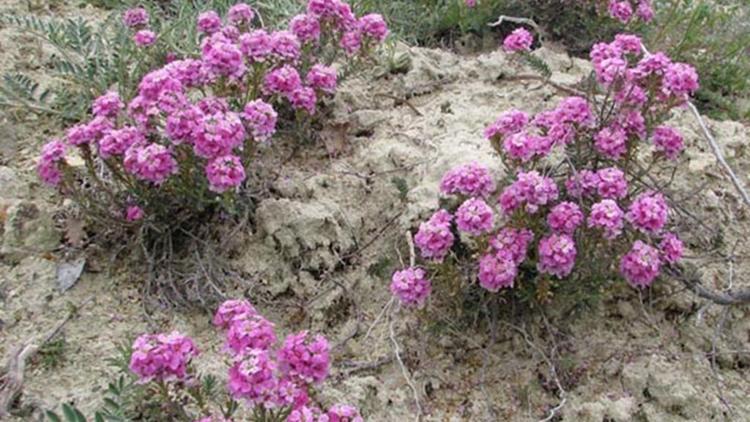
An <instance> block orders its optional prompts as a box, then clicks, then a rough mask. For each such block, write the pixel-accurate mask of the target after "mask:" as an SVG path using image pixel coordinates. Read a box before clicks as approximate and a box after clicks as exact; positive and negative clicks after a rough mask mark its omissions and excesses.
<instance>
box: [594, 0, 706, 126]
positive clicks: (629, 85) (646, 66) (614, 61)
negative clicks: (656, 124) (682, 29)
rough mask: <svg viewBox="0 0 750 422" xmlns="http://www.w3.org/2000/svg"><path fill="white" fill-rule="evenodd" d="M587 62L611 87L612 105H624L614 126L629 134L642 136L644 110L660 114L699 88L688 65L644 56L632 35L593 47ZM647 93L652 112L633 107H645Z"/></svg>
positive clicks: (620, 36)
mask: <svg viewBox="0 0 750 422" xmlns="http://www.w3.org/2000/svg"><path fill="white" fill-rule="evenodd" d="M620 3H626V4H627V1H623V2H620ZM591 62H592V64H593V65H594V72H595V73H596V76H597V80H598V81H599V82H600V83H602V84H603V85H604V86H605V87H612V88H614V90H615V92H614V94H615V100H616V102H619V103H620V104H621V105H622V106H624V107H623V108H622V112H621V113H620V117H621V119H620V121H619V123H618V124H619V125H621V126H622V127H623V128H624V129H626V130H628V129H630V130H629V132H631V133H629V135H631V134H633V133H635V134H636V135H642V131H643V129H644V127H643V115H642V113H643V112H644V111H645V112H648V111H656V110H658V109H662V111H663V109H664V108H666V109H669V108H671V107H673V106H674V105H676V104H681V103H684V102H685V101H686V100H687V98H688V97H689V96H690V95H692V94H693V93H694V92H695V91H697V90H698V87H699V85H698V74H697V73H696V72H695V69H694V68H693V67H692V66H690V65H688V64H685V63H675V62H672V61H671V60H670V59H669V57H667V56H666V55H665V54H664V53H655V54H653V55H645V56H644V53H643V51H642V44H641V40H640V39H639V38H638V37H636V36H634V35H628V34H620V35H618V36H617V37H615V40H614V41H613V42H611V43H597V44H595V45H594V46H593V47H592V48H591ZM631 63H632V64H631ZM649 92H651V93H652V94H653V97H654V100H656V101H652V104H651V105H650V107H651V109H652V110H639V109H638V108H634V107H642V106H644V105H645V103H646V97H647V93H649ZM627 106H629V107H627ZM634 119H635V120H634ZM639 132H640V133H639ZM639 137H642V136H639Z"/></svg>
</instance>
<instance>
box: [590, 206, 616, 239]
mask: <svg viewBox="0 0 750 422" xmlns="http://www.w3.org/2000/svg"><path fill="white" fill-rule="evenodd" d="M623 217H624V213H623V212H622V210H621V209H620V207H619V206H618V205H617V202H615V201H613V200H611V199H603V200H602V201H601V202H597V203H596V204H594V205H592V206H591V213H590V214H589V218H588V226H589V228H598V229H602V230H603V233H604V238H605V239H610V240H611V239H614V238H616V237H617V236H619V235H620V234H621V233H622V228H623V226H624V219H623Z"/></svg>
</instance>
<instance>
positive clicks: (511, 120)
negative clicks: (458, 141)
mask: <svg viewBox="0 0 750 422" xmlns="http://www.w3.org/2000/svg"><path fill="white" fill-rule="evenodd" d="M528 123H529V115H528V114H526V113H524V112H523V111H519V110H515V109H514V110H509V111H506V112H505V113H503V114H501V115H500V116H499V117H498V118H497V120H495V122H494V123H492V124H491V125H489V126H488V127H487V129H485V130H484V137H485V138H487V139H495V138H499V137H502V136H508V135H512V134H514V133H518V132H520V131H521V130H523V128H524V127H526V125H527V124H528Z"/></svg>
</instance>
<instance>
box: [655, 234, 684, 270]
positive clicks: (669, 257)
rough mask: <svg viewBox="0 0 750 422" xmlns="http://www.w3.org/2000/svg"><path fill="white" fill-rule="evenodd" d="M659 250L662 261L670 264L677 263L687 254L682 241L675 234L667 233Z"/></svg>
mask: <svg viewBox="0 0 750 422" xmlns="http://www.w3.org/2000/svg"><path fill="white" fill-rule="evenodd" d="M659 249H661V257H662V259H663V260H664V261H665V262H668V263H670V264H675V263H677V262H678V261H679V260H680V259H682V255H683V254H684V252H685V247H684V246H683V244H682V241H681V240H680V238H679V237H677V235H676V234H674V233H667V234H665V235H664V236H663V237H662V239H661V243H659Z"/></svg>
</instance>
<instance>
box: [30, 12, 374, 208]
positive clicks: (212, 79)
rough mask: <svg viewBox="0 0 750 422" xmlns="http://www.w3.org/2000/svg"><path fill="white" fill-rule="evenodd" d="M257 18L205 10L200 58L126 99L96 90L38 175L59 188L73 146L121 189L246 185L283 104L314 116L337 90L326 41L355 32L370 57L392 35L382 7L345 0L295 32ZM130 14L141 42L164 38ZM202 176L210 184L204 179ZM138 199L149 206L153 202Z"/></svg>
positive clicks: (311, 16)
mask: <svg viewBox="0 0 750 422" xmlns="http://www.w3.org/2000/svg"><path fill="white" fill-rule="evenodd" d="M255 17H256V12H255V11H254V10H253V8H252V7H250V6H249V5H248V4H246V3H238V4H235V5H233V6H232V7H231V8H230V9H229V10H228V12H227V14H226V16H224V17H222V16H220V15H219V14H218V13H216V12H215V11H206V12H203V13H201V14H200V15H199V16H198V18H197V21H196V22H195V25H196V28H197V30H198V32H199V34H200V37H201V43H200V51H199V52H196V53H199V54H195V57H197V58H186V59H179V58H177V57H171V58H170V59H169V63H167V64H165V65H164V66H162V67H160V68H156V69H152V70H151V71H150V72H148V73H147V74H146V75H144V76H143V77H142V78H141V80H140V82H139V84H138V89H137V91H136V93H135V94H136V95H135V96H134V97H133V98H131V99H130V100H129V101H128V102H127V104H126V103H125V102H124V101H123V99H122V98H121V97H120V94H118V93H117V92H115V91H109V92H106V93H105V94H103V95H102V96H100V97H98V98H96V99H95V100H94V101H93V103H92V107H91V110H92V113H93V117H92V118H91V119H90V120H89V121H85V122H81V123H79V124H77V125H75V126H72V127H70V128H69V129H68V130H67V131H66V136H65V142H64V143H61V142H59V141H55V142H50V143H49V144H48V146H46V147H45V148H44V150H43V152H42V157H40V159H39V162H38V166H37V171H38V173H39V176H40V178H41V179H42V180H43V181H44V182H45V183H47V184H50V185H53V186H56V185H58V184H60V183H61V182H63V181H65V180H68V179H65V178H63V177H62V175H63V170H64V169H65V168H66V167H65V151H66V149H67V147H68V146H72V147H77V148H80V149H81V150H82V154H80V155H81V156H82V157H83V158H84V159H85V160H87V161H88V163H87V165H88V166H87V167H90V168H93V165H92V164H95V163H93V161H94V160H99V159H101V160H103V162H104V164H105V165H106V166H107V167H109V169H110V170H112V172H111V173H112V174H115V175H116V176H117V177H116V181H117V182H119V183H121V185H122V190H123V191H124V190H126V189H128V190H131V189H132V188H133V187H137V188H138V189H136V190H137V191H140V190H141V188H145V189H152V190H156V189H161V190H162V192H164V194H165V195H168V194H174V192H182V191H186V190H197V189H201V190H203V189H205V190H206V191H210V192H211V193H213V195H212V194H210V193H209V192H204V193H200V194H198V195H196V196H197V197H200V198H205V200H206V201H208V202H214V203H215V202H216V201H215V195H228V194H230V193H233V192H236V191H237V190H238V189H239V188H240V187H241V186H242V184H243V182H244V181H245V179H246V176H247V171H246V167H247V166H249V165H250V164H251V161H252V159H253V158H254V156H253V153H254V152H255V150H256V145H255V144H256V143H263V144H267V141H268V140H269V139H270V138H271V137H272V136H273V135H274V134H275V132H276V127H277V124H278V123H279V121H278V120H279V114H278V113H277V110H278V109H279V108H284V107H287V105H288V106H291V108H292V109H294V110H295V111H299V112H300V113H302V114H303V115H307V116H312V115H314V114H315V113H316V112H317V110H318V106H319V102H320V100H321V99H323V98H324V97H326V96H331V95H334V94H335V92H336V89H337V85H338V82H339V81H338V74H337V70H336V68H334V67H332V66H328V65H325V64H323V63H320V62H319V61H320V60H322V56H321V57H319V56H320V54H319V53H320V51H323V49H324V48H328V47H331V46H329V45H321V43H324V42H325V43H334V44H335V43H336V42H338V40H339V39H343V38H344V37H345V36H346V35H347V34H355V35H356V37H357V39H358V46H357V48H356V53H358V54H362V55H368V54H371V53H372V51H373V49H374V48H375V47H376V46H377V44H379V43H381V42H382V41H383V40H384V39H385V37H386V36H387V33H388V29H387V26H386V24H385V21H384V20H383V18H382V17H381V16H380V15H377V14H370V15H366V16H362V17H360V18H357V17H356V16H355V15H354V14H353V13H352V11H351V7H350V6H349V5H348V4H347V3H345V2H343V1H341V0H325V1H319V0H310V1H309V2H308V8H307V13H305V14H303V15H299V16H297V17H295V18H293V19H292V21H291V22H290V30H288V31H287V30H278V31H273V32H270V31H269V32H266V31H265V30H263V29H253V28H252V23H253V20H254V19H255ZM122 21H123V24H124V25H125V26H127V27H128V28H129V29H130V31H131V33H132V35H133V39H134V40H135V43H136V44H137V45H138V46H141V47H143V46H148V45H152V44H154V43H155V42H157V40H158V34H156V33H155V32H153V31H152V30H150V29H149V28H148V24H149V16H148V12H147V11H146V10H145V9H144V8H134V9H129V10H127V11H125V12H124V13H123V15H122ZM323 35H325V36H323ZM332 47H333V48H343V47H341V46H337V45H334V46H332ZM347 52H349V53H352V54H353V53H355V51H353V50H347ZM211 93H223V94H224V95H226V97H219V96H212V95H211ZM237 107H239V108H240V109H239V110H237V109H236V108H237ZM194 167H198V168H199V169H200V170H198V171H195V170H196V169H195V168H194ZM70 170H71V171H73V170H74V169H72V168H71V169H70ZM123 170H124V171H123ZM201 174H202V175H204V176H205V180H206V182H207V183H200V181H199V180H196V178H195V176H196V175H201ZM176 175H179V177H175V176H176ZM91 176H92V177H93V175H91ZM70 180H72V181H74V180H78V179H77V178H70ZM182 185H186V186H182ZM173 188H174V189H173ZM123 196H124V195H123ZM150 197H151V198H153V196H150ZM135 199H136V200H138V199H143V198H135ZM138 202H140V203H141V205H142V206H143V207H145V208H146V209H148V208H150V204H149V203H148V201H138ZM119 205H120V207H119V208H120V209H123V208H124V207H125V206H126V205H125V204H119ZM202 205H205V204H201V206H202Z"/></svg>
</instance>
